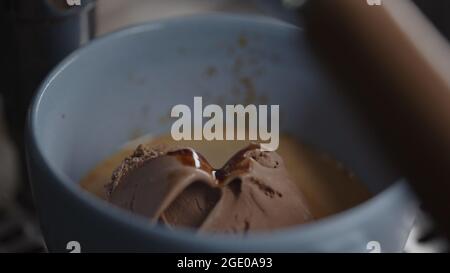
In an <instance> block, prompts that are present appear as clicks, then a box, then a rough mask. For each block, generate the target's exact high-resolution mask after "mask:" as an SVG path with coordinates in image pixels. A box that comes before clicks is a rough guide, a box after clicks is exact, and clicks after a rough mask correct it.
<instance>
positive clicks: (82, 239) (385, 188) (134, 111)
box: [27, 15, 416, 252]
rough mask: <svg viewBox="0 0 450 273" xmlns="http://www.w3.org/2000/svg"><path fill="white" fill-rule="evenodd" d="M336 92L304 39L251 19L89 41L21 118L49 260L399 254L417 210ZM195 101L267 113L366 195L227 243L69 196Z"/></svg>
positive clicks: (221, 18)
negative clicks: (71, 255) (72, 254)
mask: <svg viewBox="0 0 450 273" xmlns="http://www.w3.org/2000/svg"><path fill="white" fill-rule="evenodd" d="M243 81H247V83H246V84H244V86H243ZM249 82H251V85H252V87H251V89H252V90H250V91H249V86H248V83H249ZM336 89H337V88H336V86H335V85H334V84H333V81H332V80H331V79H330V77H328V76H327V74H326V73H325V70H324V69H323V68H321V66H320V65H319V63H318V61H317V59H316V58H315V57H314V54H313V53H312V50H311V48H310V47H309V43H308V40H307V39H306V37H305V35H304V33H303V31H302V30H301V29H298V28H297V27H295V26H292V25H289V24H286V23H283V22H280V21H276V20H274V19H268V18H264V17H253V16H245V17H244V16H237V15H203V16H194V17H186V18H175V19H167V20H161V21H156V22H150V23H147V24H143V25H138V26H134V27H131V28H128V29H125V30H121V31H118V32H116V33H113V34H110V35H107V36H105V37H103V38H100V39H97V40H95V41H93V42H91V43H90V44H89V45H87V46H85V47H84V48H82V49H79V50H77V51H76V52H74V53H73V54H72V55H70V56H69V57H68V58H66V59H65V60H64V61H63V62H62V63H61V64H60V65H59V66H57V67H56V68H55V69H54V70H53V72H52V73H51V74H50V75H49V76H48V77H47V79H46V80H45V81H44V82H43V84H42V86H41V87H40V89H39V91H38V93H37V96H36V98H35V100H34V103H33V104H32V106H31V110H30V116H29V123H28V140H27V144H28V164H29V169H30V178H31V181H32V187H33V191H34V197H35V200H36V204H37V207H38V210H39V215H40V220H41V225H42V230H43V232H44V235H45V240H46V243H47V245H48V248H49V250H51V251H67V246H68V243H69V242H71V241H77V242H79V244H80V246H81V251H85V252H87V251H149V252H174V251H175V252H183V251H187V252H199V251H202V252H211V251H227V252H243V251H255V252H281V251H287V252H297V251H298V252H305V251H312V252H328V251H333V252H334V251H339V252H341V251H344V252H347V251H352V252H368V251H371V250H373V249H374V244H375V246H379V247H381V251H402V249H403V246H404V244H405V241H406V239H407V236H408V234H409V231H410V229H411V226H412V223H413V220H414V215H415V212H416V200H415V199H414V197H413V195H412V194H411V192H410V190H409V188H408V187H407V185H406V183H405V182H401V179H400V178H401V177H400V176H399V175H398V174H397V173H396V172H395V170H393V169H392V168H391V167H390V166H389V165H388V164H387V163H386V162H388V161H387V160H385V156H384V154H383V152H382V147H381V146H380V145H379V143H378V142H377V140H376V139H374V138H373V136H372V134H371V131H370V128H369V127H368V126H367V125H366V123H365V122H364V121H363V120H362V119H361V118H360V117H359V115H358V113H357V112H356V111H355V110H354V109H353V108H352V106H351V104H349V103H348V101H347V100H346V99H345V98H344V96H342V94H341V95H339V93H338V92H337V90H336ZM194 96H202V97H203V103H204V104H210V103H218V104H236V103H244V104H245V103H246V102H247V103H249V102H251V103H256V104H258V103H259V102H260V103H264V104H271V105H272V104H278V105H280V126H281V130H282V131H283V132H288V133H290V134H292V135H294V136H296V137H299V138H301V139H302V140H303V141H304V142H306V143H310V144H311V145H314V146H315V147H318V148H319V149H322V150H324V151H326V152H328V153H329V154H331V155H332V156H333V157H335V158H336V159H338V160H339V161H341V162H343V163H344V164H345V165H346V166H347V167H348V168H349V169H351V170H353V171H354V172H355V173H356V174H357V175H358V176H359V177H360V178H361V180H362V181H364V183H366V184H367V186H368V188H369V189H370V190H371V191H372V192H373V193H374V197H373V198H371V199H370V200H368V201H367V202H365V203H363V204H360V205H358V206H356V207H354V208H352V209H349V210H347V211H344V212H342V213H338V214H336V215H333V216H330V217H327V218H325V219H321V220H318V221H315V222H312V223H309V224H305V225H302V226H299V227H291V228H286V229H280V230H278V231H274V232H270V233H255V234H250V235H248V236H245V237H243V238H242V237H239V238H236V237H233V236H231V235H228V236H227V235H193V233H192V232H191V231H188V230H183V229H180V230H168V229H166V228H164V227H161V226H151V225H149V223H148V220H147V219H143V218H141V217H138V216H135V215H132V214H131V213H128V212H126V211H123V210H121V209H118V208H116V207H113V206H111V205H109V204H107V203H106V202H103V201H102V200H99V199H97V198H96V197H94V196H93V195H91V194H89V193H87V192H85V191H83V190H82V189H81V188H80V187H79V185H78V184H77V183H78V181H79V180H80V179H81V178H82V177H83V176H84V175H85V174H86V173H87V172H88V171H89V170H90V169H91V168H93V167H94V166H95V165H96V164H97V163H98V162H99V161H101V160H102V159H104V158H106V157H108V156H109V155H111V154H112V153H114V152H115V151H117V150H118V149H119V148H120V147H121V146H122V145H123V144H124V143H126V142H127V141H129V140H130V139H131V138H132V137H135V136H136V132H139V134H154V135H158V134H163V133H167V132H169V130H170V126H171V122H166V121H165V119H167V117H168V116H169V111H170V109H171V108H172V107H173V106H174V105H176V104H188V105H191V106H192V104H193V97H194ZM69 245H70V244H69ZM375 248H376V247H375Z"/></svg>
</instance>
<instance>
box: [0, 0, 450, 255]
mask: <svg viewBox="0 0 450 273" xmlns="http://www.w3.org/2000/svg"><path fill="white" fill-rule="evenodd" d="M72 2H74V1H72ZM282 2H283V1H275V0H98V1H92V0H84V1H83V0H81V4H82V5H81V6H68V5H67V2H66V1H65V0H34V1H30V0H0V3H1V7H0V8H1V11H0V18H1V19H0V20H1V21H0V22H1V24H0V28H1V31H2V34H3V37H4V38H3V39H2V43H1V45H0V46H1V49H2V52H3V53H4V54H3V55H4V56H3V57H2V59H1V69H2V70H1V75H2V82H3V83H4V84H3V85H2V86H1V87H0V88H1V89H0V91H1V93H0V253H1V252H45V251H46V249H45V245H44V243H43V240H42V237H41V235H40V231H39V226H38V221H37V217H36V214H35V210H34V206H33V202H32V196H31V192H30V189H29V187H28V181H27V173H26V166H25V163H24V156H23V155H24V146H23V143H24V131H23V128H24V124H25V119H26V113H27V109H28V105H29V103H30V100H31V98H32V96H33V94H34V92H35V90H36V88H37V86H38V85H39V84H40V82H41V81H42V79H43V78H44V77H45V75H46V74H47V73H48V72H49V70H51V69H52V67H54V66H55V65H56V64H57V63H58V62H59V61H60V60H61V59H62V58H64V57H65V56H67V55H68V54H69V53H70V52H72V51H73V50H75V49H76V48H78V47H79V46H81V45H83V44H84V43H86V42H88V41H89V40H90V39H92V38H94V37H96V36H100V35H104V34H106V33H109V32H111V31H114V30H117V29H120V28H123V27H125V26H128V25H132V24H137V23H140V22H144V21H148V20H156V19H160V18H165V17H173V16H182V15H192V14H198V13H208V12H227V13H251V14H261V15H265V16H272V17H277V18H279V19H280V20H285V21H288V22H291V23H295V24H300V25H301V22H299V21H298V20H297V18H298V13H297V12H296V11H294V10H292V9H290V10H289V9H286V8H283V5H282ZM284 2H285V3H288V2H292V1H284ZM415 2H416V3H417V4H418V6H419V7H420V8H421V10H422V11H423V12H424V13H425V14H426V15H427V17H428V18H429V19H430V20H431V21H432V22H433V23H434V25H435V26H436V28H437V29H439V31H440V32H441V33H442V34H443V35H444V36H446V37H447V39H449V37H450V1H448V0H417V1H415ZM425 218H426V217H425V216H420V217H419V219H418V221H417V225H416V227H415V229H414V230H413V232H412V234H411V238H410V240H409V242H408V245H407V246H406V248H405V251H406V252H438V251H441V250H443V243H442V241H440V240H435V239H433V238H435V237H434V236H433V234H432V233H430V232H428V231H429V229H430V225H429V223H428V221H427V219H425Z"/></svg>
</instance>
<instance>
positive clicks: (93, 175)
mask: <svg viewBox="0 0 450 273" xmlns="http://www.w3.org/2000/svg"><path fill="white" fill-rule="evenodd" d="M141 143H143V144H146V145H149V146H150V147H156V146H158V145H161V144H164V145H167V146H171V145H173V146H184V147H192V148H193V149H195V150H196V151H198V152H199V153H201V154H202V155H203V156H204V157H205V158H207V159H208V162H209V163H210V164H211V165H212V166H213V167H214V168H220V167H222V166H223V165H224V164H225V163H226V161H227V160H228V159H230V158H231V157H232V156H233V154H235V153H236V152H237V151H239V150H240V149H242V148H244V147H245V146H247V145H248V144H249V143H248V142H246V141H174V140H172V138H171V137H170V135H168V136H163V137H156V138H150V137H146V138H140V139H138V140H136V141H133V142H131V143H129V144H127V145H125V147H123V148H122V149H120V150H119V151H118V152H117V153H115V154H113V155H112V156H110V157H109V158H107V159H105V160H104V161H102V162H100V163H99V164H98V165H97V166H96V167H94V168H93V169H92V170H91V171H90V172H89V173H88V174H87V175H86V176H85V177H84V178H83V179H82V180H81V182H80V184H81V186H82V187H83V188H84V189H86V190H87V191H89V192H91V193H93V194H95V195H96V196H98V197H99V198H101V199H104V200H106V197H107V195H106V188H105V186H106V185H107V184H109V183H110V182H111V175H112V173H113V171H114V170H115V169H116V168H117V167H118V166H119V165H120V164H121V162H122V161H123V159H124V158H125V157H127V156H129V155H130V154H131V153H132V152H133V150H134V149H135V148H136V147H137V146H138V144H141ZM277 153H278V154H279V155H280V156H281V158H282V159H283V161H284V164H285V167H286V169H287V172H288V173H289V175H290V177H291V179H292V181H293V182H294V184H295V185H296V186H297V187H298V188H299V189H300V191H301V192H302V193H303V196H304V198H305V200H306V203H307V204H308V205H309V210H310V212H311V214H312V215H314V218H315V219H317V218H321V217H325V216H328V215H330V214H334V213H337V212H340V211H343V210H345V209H348V208H351V207H353V206H355V205H357V204H359V203H361V202H363V201H365V200H367V199H368V198H370V196H371V195H370V193H369V191H368V190H367V188H366V187H365V185H364V184H363V183H361V181H359V179H358V178H357V177H356V176H355V175H354V174H353V173H351V172H350V171H349V170H347V169H346V168H345V167H344V166H343V165H342V164H341V163H340V162H338V161H336V160H334V159H332V158H331V157H329V156H328V155H326V154H324V153H321V152H318V151H316V150H315V149H313V148H311V147H309V146H306V145H304V144H301V143H300V142H298V141H296V140H295V139H293V138H292V137H289V136H287V135H283V136H281V140H280V146H279V149H278V150H277Z"/></svg>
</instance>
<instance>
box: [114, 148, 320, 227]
mask: <svg viewBox="0 0 450 273" xmlns="http://www.w3.org/2000/svg"><path fill="white" fill-rule="evenodd" d="M109 201H110V202H111V203H113V204H115V205H117V206H119V207H122V208H125V209H128V210H130V211H132V212H135V213H137V214H140V215H142V216H145V217H148V218H150V219H152V220H153V221H160V222H162V223H164V224H166V225H168V226H183V227H191V228H196V229H198V230H201V231H209V232H228V233H245V232H247V231H251V230H273V229H277V228H281V227H286V226H292V225H297V224H302V223H304V222H307V221H308V220H311V219H312V216H311V214H310V212H309V209H308V206H307V205H306V203H305V201H304V198H303V195H302V193H301V192H300V191H299V189H298V187H297V186H296V185H295V184H294V183H293V182H292V181H291V179H290V178H289V175H288V173H287V171H286V169H285V167H284V164H283V160H282V159H281V157H280V156H279V155H278V154H277V153H275V152H269V151H263V150H262V149H261V147H260V146H259V144H251V145H249V146H248V147H246V148H244V149H242V150H241V151H239V152H238V153H236V154H235V155H234V156H233V157H232V158H231V159H230V160H229V161H228V162H227V163H226V164H225V165H224V166H223V167H222V168H221V169H214V168H213V167H212V166H211V165H210V164H209V163H208V161H207V160H206V159H205V158H204V157H203V156H202V155H200V154H199V153H197V152H196V151H194V150H193V149H191V148H179V149H170V150H168V149H157V150H154V149H149V148H146V147H143V146H139V147H138V148H137V149H136V151H135V152H134V153H133V154H132V155H131V156H130V157H128V158H127V159H125V161H124V162H123V163H122V164H121V166H119V168H118V169H117V170H116V171H115V172H114V174H113V177H112V182H111V184H110V187H109Z"/></svg>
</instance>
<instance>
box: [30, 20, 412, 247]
mask: <svg viewBox="0 0 450 273" xmlns="http://www.w3.org/2000/svg"><path fill="white" fill-rule="evenodd" d="M187 21H190V22H191V23H192V22H195V23H200V24H203V23H206V22H207V23H208V24H205V25H207V26H210V25H213V24H214V23H215V24H222V23H227V22H231V21H233V22H235V23H236V22H239V23H243V24H248V25H252V26H254V27H256V26H258V25H259V26H260V27H264V28H269V27H270V28H280V27H281V28H286V27H288V28H291V29H295V30H300V31H301V30H302V29H301V28H299V27H297V26H294V25H291V24H289V23H286V22H283V21H280V20H278V19H274V18H269V17H266V16H261V15H236V14H224V13H220V14H218V13H213V14H198V15H188V16H179V17H174V18H165V19H159V20H154V21H149V22H146V23H140V24H136V25H132V26H128V27H126V28H122V29H119V30H117V31H114V32H111V33H108V34H106V35H103V36H101V37H98V38H96V39H95V40H93V41H91V42H90V43H88V44H86V45H84V46H82V47H81V48H79V49H77V50H75V51H74V52H72V53H71V54H70V55H69V56H67V57H66V58H64V59H63V60H62V61H61V62H60V63H59V64H58V65H57V66H56V67H54V68H53V69H52V71H51V72H50V73H49V74H48V75H47V77H46V78H45V80H44V81H43V82H42V83H41V85H40V87H39V88H38V91H37V92H36V94H35V96H34V98H33V100H32V103H31V105H30V108H29V111H28V120H27V134H28V137H27V140H28V145H29V146H28V153H32V155H33V156H34V157H35V158H34V160H38V162H40V165H41V166H40V167H42V168H45V170H44V171H45V172H46V173H48V175H49V177H51V178H52V179H53V180H54V181H57V184H59V185H60V187H61V188H62V190H64V191H65V192H66V193H67V194H68V195H70V196H71V197H72V198H74V199H75V200H78V201H79V202H82V203H83V204H84V205H86V206H87V208H89V209H90V210H92V211H95V212H96V213H100V214H101V215H103V216H104V217H108V218H109V219H110V220H112V221H113V222H116V223H118V224H119V223H121V224H126V225H130V229H131V228H134V229H137V230H139V231H140V232H141V233H143V234H148V235H149V236H158V237H160V238H162V239H168V240H173V241H177V242H180V243H185V244H193V245H196V246H200V247H207V248H208V249H211V250H212V251H214V250H224V249H228V250H232V251H236V250H243V251H245V250H252V251H254V250H255V249H260V250H262V251H273V250H275V251H277V250H278V251H283V250H289V249H295V247H296V246H298V245H299V244H301V243H302V242H309V241H311V240H316V239H320V238H326V235H329V234H333V233H336V231H338V230H343V229H345V228H346V227H348V228H350V227H351V226H354V225H355V224H356V222H364V221H366V220H367V215H370V214H372V213H373V212H374V211H378V210H380V209H383V208H386V207H392V206H393V205H394V204H396V203H401V202H407V201H408V200H410V191H409V187H408V185H407V183H406V181H405V180H404V179H399V180H397V181H394V182H393V183H392V184H391V185H389V186H388V187H387V188H385V189H383V190H382V191H381V192H379V193H378V194H377V195H375V196H373V197H371V198H370V199H369V200H366V201H365V202H362V203H360V204H358V205H356V206H354V207H352V208H349V209H347V210H344V211H342V212H339V213H336V214H333V215H330V216H327V217H325V218H321V219H318V220H315V221H313V222H310V223H305V224H302V225H299V226H292V227H286V228H282V229H278V230H275V231H270V232H255V233H249V234H247V235H246V236H236V235H226V234H201V235H195V236H193V235H194V232H193V231H192V230H188V229H183V228H179V229H177V230H169V229H167V228H165V227H163V226H161V225H149V223H148V221H147V220H146V219H145V218H143V217H140V216H136V215H133V214H132V213H130V212H127V211H125V210H122V209H120V208H116V207H114V206H111V205H110V204H107V203H106V202H104V201H103V200H100V199H99V198H98V197H96V196H94V195H93V194H91V193H88V192H86V191H85V190H83V189H82V188H81V187H79V186H78V184H77V183H74V181H72V179H70V178H69V177H68V176H67V175H65V174H64V173H63V172H61V171H60V170H57V169H55V168H53V166H52V164H51V163H50V161H49V160H48V159H47V158H46V157H45V153H44V152H43V150H42V148H41V147H40V145H39V143H38V137H37V136H36V128H37V126H38V125H37V118H38V115H39V112H40V103H41V100H42V99H43V98H44V97H45V96H46V91H47V90H48V87H49V86H50V85H51V83H52V82H53V80H54V79H55V78H56V77H58V75H59V74H60V73H62V72H63V71H64V70H65V68H66V67H68V66H69V65H70V64H71V63H73V62H75V61H76V60H77V59H78V57H79V56H80V55H83V54H84V53H85V52H87V51H89V50H91V49H93V48H94V47H96V46H98V45H99V44H101V43H108V42H110V41H114V40H115V39H119V38H121V37H122V38H123V37H126V36H129V35H133V34H136V33H143V32H148V31H154V30H158V29H160V28H164V27H170V26H171V25H177V24H183V23H186V22H187ZM28 156H29V157H30V155H28ZM31 180H33V179H31ZM32 183H33V181H32Z"/></svg>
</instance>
